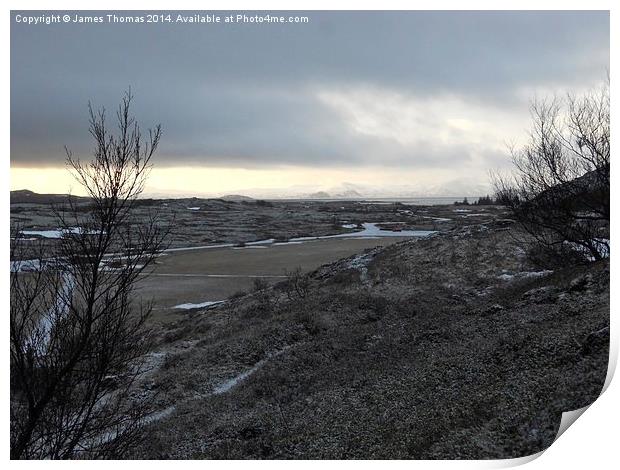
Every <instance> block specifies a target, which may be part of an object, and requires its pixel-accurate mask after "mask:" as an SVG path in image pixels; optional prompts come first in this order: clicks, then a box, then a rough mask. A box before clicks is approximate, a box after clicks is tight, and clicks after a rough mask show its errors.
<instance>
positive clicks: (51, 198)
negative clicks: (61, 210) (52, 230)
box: [11, 189, 88, 204]
mask: <svg viewBox="0 0 620 470" xmlns="http://www.w3.org/2000/svg"><path fill="white" fill-rule="evenodd" d="M69 197H70V198H72V199H74V200H87V199H88V198H85V197H81V196H72V195H71V196H70V195H68V194H39V193H35V192H33V191H30V190H28V189H19V190H16V191H11V204H28V203H32V204H56V203H61V202H66V201H67V198H69Z"/></svg>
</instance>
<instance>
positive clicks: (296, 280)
mask: <svg viewBox="0 0 620 470" xmlns="http://www.w3.org/2000/svg"><path fill="white" fill-rule="evenodd" d="M285 274H286V280H285V281H284V292H285V293H286V296H287V297H288V299H289V300H291V301H293V300H302V299H305V298H306V297H307V296H308V291H309V289H310V278H309V277H308V275H307V274H304V273H303V272H302V271H301V267H297V268H295V269H293V270H292V271H286V272H285Z"/></svg>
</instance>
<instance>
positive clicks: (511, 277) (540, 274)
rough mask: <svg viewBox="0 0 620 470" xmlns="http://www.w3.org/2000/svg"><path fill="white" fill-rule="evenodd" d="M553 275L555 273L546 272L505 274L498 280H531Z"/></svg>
mask: <svg viewBox="0 0 620 470" xmlns="http://www.w3.org/2000/svg"><path fill="white" fill-rule="evenodd" d="M551 273H553V271H549V270H547V269H546V270H544V271H522V272H519V273H504V274H500V275H499V276H497V278H498V279H501V280H502V281H512V280H514V279H531V278H537V277H544V276H548V275H549V274H551Z"/></svg>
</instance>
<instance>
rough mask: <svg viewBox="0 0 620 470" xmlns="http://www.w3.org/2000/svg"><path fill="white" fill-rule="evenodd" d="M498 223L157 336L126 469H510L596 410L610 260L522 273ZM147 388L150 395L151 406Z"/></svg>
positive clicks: (405, 246) (233, 306) (279, 290)
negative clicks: (249, 462)
mask: <svg viewBox="0 0 620 470" xmlns="http://www.w3.org/2000/svg"><path fill="white" fill-rule="evenodd" d="M514 230H516V229H515V228H514V227H512V226H506V224H505V223H489V224H482V225H473V226H469V227H459V228H456V229H454V230H452V231H447V232H445V233H441V234H438V235H436V236H434V237H432V238H428V239H421V240H413V241H406V242H402V243H399V244H397V245H392V246H390V247H387V248H382V249H374V250H370V251H368V252H367V253H365V254H362V255H358V256H355V257H352V258H349V259H347V260H341V261H339V262H337V263H334V264H331V265H327V266H324V267H322V268H320V269H319V270H317V271H315V272H313V273H311V275H310V276H309V277H308V278H306V277H304V276H301V275H292V276H291V277H290V279H289V280H287V281H285V282H283V283H281V284H279V285H277V286H275V287H273V288H267V287H264V286H261V285H257V286H256V290H255V291H254V292H252V293H248V294H246V295H244V296H236V297H235V298H233V299H230V300H229V301H228V302H226V303H224V304H221V305H218V306H217V307H216V308H213V309H210V310H206V311H199V310H196V311H193V312H190V313H189V314H188V317H187V318H186V319H184V320H182V321H180V322H179V323H177V324H176V325H174V326H173V327H172V328H171V329H170V330H168V331H164V332H162V333H161V338H160V343H159V346H158V349H157V351H156V352H155V353H154V355H153V358H157V360H156V361H154V365H155V369H154V370H153V371H152V372H151V373H149V374H148V376H146V377H145V379H144V381H143V384H142V393H148V394H153V396H154V397H155V396H156V398H154V399H153V400H154V406H155V408H156V409H157V410H159V414H157V415H154V419H153V420H152V421H151V422H150V423H148V425H147V426H145V428H144V437H145V439H144V441H143V443H142V444H141V446H140V447H139V448H137V449H136V450H135V452H134V453H133V454H132V455H131V456H130V457H135V458H270V459H274V458H416V459H428V458H430V459H434V458H441V459H453V458H457V459H470V458H477V459H486V458H510V457H519V456H525V455H529V454H532V453H535V452H537V451H539V450H542V449H544V448H546V447H547V446H549V445H550V444H551V443H552V441H553V439H554V437H555V434H556V432H557V428H558V426H559V423H560V417H561V413H562V412H563V411H567V410H572V409H576V408H580V407H583V406H585V405H587V404H589V403H591V402H592V401H593V400H595V399H596V397H597V396H598V394H599V393H600V391H601V388H602V386H603V383H604V380H605V376H606V372H607V359H608V340H609V263H608V260H603V261H600V262H596V263H590V264H588V265H582V266H573V267H570V268H563V269H557V270H555V271H547V270H541V269H540V268H537V267H535V266H533V265H531V264H530V262H529V261H528V259H527V257H526V256H525V253H524V251H523V250H522V249H521V248H519V247H518V246H516V244H515V242H514V238H513V236H512V232H513V231H514ZM155 392H157V393H155Z"/></svg>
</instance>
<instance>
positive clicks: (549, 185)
mask: <svg viewBox="0 0 620 470" xmlns="http://www.w3.org/2000/svg"><path fill="white" fill-rule="evenodd" d="M609 104H610V103H609V82H607V83H606V84H605V85H604V86H602V87H601V88H598V89H596V90H594V91H591V92H589V93H587V94H585V95H583V96H579V97H577V96H573V95H569V96H567V97H566V99H557V98H555V99H552V100H543V101H537V102H534V103H533V105H532V120H533V128H532V131H531V132H530V136H529V141H528V143H527V144H526V145H524V146H523V147H521V148H518V149H512V151H511V154H512V162H513V164H514V172H513V174H512V175H509V176H502V175H498V174H495V175H493V176H492V177H493V183H494V186H495V190H496V193H497V198H498V200H499V201H500V202H501V203H503V204H505V205H506V206H507V207H509V208H510V209H511V210H512V212H513V214H514V216H515V218H516V219H517V221H518V222H519V223H520V225H521V226H522V227H523V228H524V229H525V231H526V232H527V233H528V234H529V235H530V236H531V237H533V239H534V240H535V242H536V245H537V247H538V248H539V249H541V250H543V251H544V252H546V253H547V254H551V255H552V256H554V257H555V258H557V257H558V255H566V254H568V253H572V254H577V255H581V256H582V257H586V258H589V259H601V258H602V257H605V256H607V255H608V254H609V240H608V239H609V216H610V213H609V190H610V186H609V184H610V181H609V171H610V151H609V150H610V140H609V137H610V134H609V130H610V128H609Z"/></svg>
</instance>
